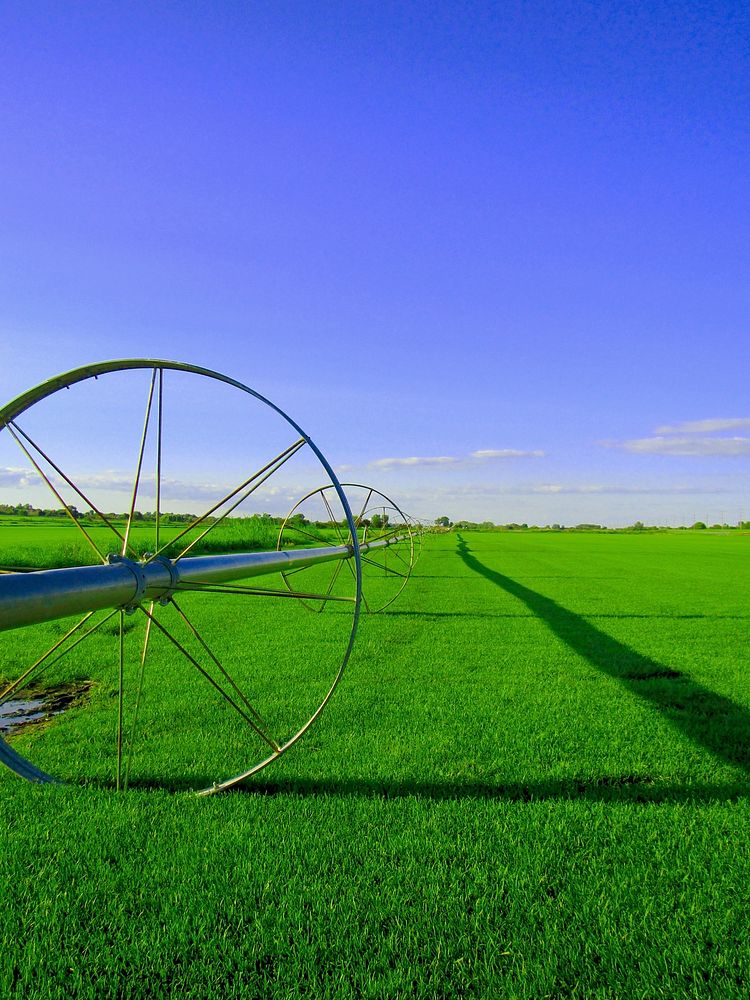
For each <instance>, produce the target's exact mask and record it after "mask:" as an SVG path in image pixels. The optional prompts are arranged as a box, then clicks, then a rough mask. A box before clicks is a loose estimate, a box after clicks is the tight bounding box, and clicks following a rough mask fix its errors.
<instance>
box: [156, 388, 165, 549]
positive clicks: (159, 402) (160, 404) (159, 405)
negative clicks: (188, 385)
mask: <svg viewBox="0 0 750 1000" xmlns="http://www.w3.org/2000/svg"><path fill="white" fill-rule="evenodd" d="M163 408H164V369H163V368H160V369H159V388H158V391H157V395H156V512H155V513H156V525H155V532H154V533H155V539H154V549H155V550H157V551H158V549H159V531H160V528H161V439H162V412H163Z"/></svg>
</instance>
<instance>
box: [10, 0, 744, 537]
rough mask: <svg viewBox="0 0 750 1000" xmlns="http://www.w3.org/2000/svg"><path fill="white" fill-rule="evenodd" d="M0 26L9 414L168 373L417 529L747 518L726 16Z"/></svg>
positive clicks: (740, 137)
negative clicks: (65, 392) (69, 379)
mask: <svg viewBox="0 0 750 1000" xmlns="http://www.w3.org/2000/svg"><path fill="white" fill-rule="evenodd" d="M0 37H1V38H2V39H3V43H2V49H3V56H2V60H1V61H0V87H1V88H2V89H1V93H0V134H1V135H2V144H1V147H0V399H3V400H6V399H9V398H10V397H12V396H14V395H15V394H17V393H19V392H21V391H22V390H24V389H25V388H27V387H28V386H30V385H32V384H34V383H36V382H39V381H41V380H43V379H44V378H47V377H49V376H51V375H53V374H56V373H57V372H59V371H63V370H66V369H68V368H73V367H75V366H77V365H80V364H84V363H86V362H89V361H94V360H101V359H104V358H109V357H128V356H150V357H154V356H156V357H166V358H173V359H176V360H183V361H189V362H193V363H195V364H200V365H205V366H207V367H210V368H214V369H217V370H219V371H224V372H226V373H228V374H230V375H232V376H234V377H235V378H238V379H240V380H241V381H243V382H245V383H247V384H249V385H251V386H252V387H254V388H256V389H257V390H259V391H260V392H262V393H264V394H265V395H266V396H268V397H270V398H271V399H273V400H274V401H275V402H277V403H279V404H280V405H281V406H282V407H284V408H285V409H286V410H287V411H288V412H289V413H290V414H291V415H292V416H293V417H294V418H295V419H296V420H297V421H298V422H299V423H300V424H301V425H302V426H303V427H304V428H305V430H307V431H308V432H309V433H310V434H311V436H312V437H313V438H314V440H315V441H316V442H317V443H318V444H319V446H320V447H321V448H322V450H323V451H324V453H325V454H326V455H327V457H328V458H329V459H330V460H331V462H332V463H333V465H334V466H335V467H336V468H337V469H340V470H341V478H342V479H345V478H350V479H354V480H356V481H364V482H368V483H372V484H373V485H375V486H377V487H378V488H380V489H383V490H384V491H385V492H386V493H390V494H391V495H392V496H393V497H394V499H396V500H401V501H402V502H403V505H404V506H405V507H406V508H407V509H409V510H411V511H413V512H414V513H415V514H420V515H422V516H425V517H430V518H431V517H435V516H438V515H440V514H443V513H446V514H448V515H449V516H450V517H452V518H454V519H458V518H470V519H478V520H482V519H485V518H489V519H491V520H494V521H497V522H504V521H510V520H515V521H527V522H529V523H550V522H561V523H568V524H570V523H576V522H578V521H597V522H604V523H610V524H626V523H631V522H632V521H633V520H635V519H637V518H639V519H641V520H645V521H651V522H654V521H659V522H662V523H680V522H685V521H691V520H693V519H694V518H695V517H701V518H704V519H707V520H709V521H715V520H719V519H722V520H723V519H727V520H730V521H736V520H737V519H738V518H739V517H740V516H741V515H744V517H746V518H750V498H748V486H750V469H749V461H750V401H749V400H748V392H747V372H748V368H749V364H748V362H750V337H748V314H749V307H750V282H749V281H748V260H749V258H750V255H749V254H748V245H747V233H748V231H750V226H749V224H750V210H749V207H750V206H749V200H748V177H750V162H748V161H749V160H750V155H749V150H750V144H749V142H748V140H749V139H750V135H749V134H748V132H749V128H748V124H749V122H750V119H749V118H748V114H747V108H748V106H750V101H749V99H750V73H749V70H750V8H748V7H747V5H746V4H743V3H703V4H702V3H690V4H686V3H682V4H680V3H671V4H667V3H665V4H660V3H649V4H643V3H638V4H635V3H607V2H603V3H584V2H577V3H565V2H556V3H546V2H539V3H512V2H511V3H496V4H484V3H459V2H455V3H434V2H433V3H400V4H393V3H384V2H377V3H366V2H365V3H362V2H359V3H356V4H355V3H283V2H276V3H257V4H250V3H247V4H243V3H219V2H215V3H212V4H204V3H184V4H179V5H178V4H159V3H149V4H139V3H128V4H124V3H91V4H84V3H52V4H46V3H43V2H39V3H35V4H20V3H14V2H8V3H4V4H3V5H2V7H1V8H0ZM90 433H91V435H92V437H93V436H95V435H97V434H103V433H104V431H102V430H97V428H96V426H95V422H94V425H92V427H91V430H90ZM94 450H95V449H94ZM81 463H82V464H83V465H85V459H84V458H82V459H81ZM115 465H116V462H115V460H114V459H113V460H112V469H111V470H110V471H112V472H113V473H114V472H116V471H117V469H115ZM124 465H125V466H127V462H125V463H124ZM95 471H96V470H94V469H91V470H87V469H86V468H84V467H82V466H81V467H79V468H78V469H77V472H78V473H79V474H81V475H86V474H87V473H89V472H90V473H91V474H94V473H95ZM213 471H214V472H216V470H215V469H214V470H213Z"/></svg>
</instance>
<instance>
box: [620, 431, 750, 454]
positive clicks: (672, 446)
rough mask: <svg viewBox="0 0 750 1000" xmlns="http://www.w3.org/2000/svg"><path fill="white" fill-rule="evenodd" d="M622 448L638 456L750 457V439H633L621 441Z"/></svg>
mask: <svg viewBox="0 0 750 1000" xmlns="http://www.w3.org/2000/svg"><path fill="white" fill-rule="evenodd" d="M621 447H622V448H624V449H625V451H630V452H633V453H635V454H640V455H698V456H704V457H705V456H715V455H723V456H733V457H736V456H739V455H750V438H746V437H692V436H682V437H667V436H664V435H657V436H656V437H650V438H635V439H634V440H632V441H623V443H622V445H621Z"/></svg>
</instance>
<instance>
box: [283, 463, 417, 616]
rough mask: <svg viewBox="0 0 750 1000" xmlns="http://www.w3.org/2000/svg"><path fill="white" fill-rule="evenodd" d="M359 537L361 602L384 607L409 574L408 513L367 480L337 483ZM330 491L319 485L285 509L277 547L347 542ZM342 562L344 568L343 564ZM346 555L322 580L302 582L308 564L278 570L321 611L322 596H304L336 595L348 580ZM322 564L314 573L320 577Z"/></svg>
mask: <svg viewBox="0 0 750 1000" xmlns="http://www.w3.org/2000/svg"><path fill="white" fill-rule="evenodd" d="M341 487H342V489H343V490H344V493H345V494H346V498H347V501H348V503H349V507H350V509H351V511H352V516H353V519H354V526H355V528H356V531H357V538H358V541H359V547H360V554H361V564H362V606H363V607H364V609H365V610H366V611H368V612H369V613H370V614H376V613H377V612H379V611H383V610H385V608H387V607H389V606H390V605H391V604H393V602H394V601H395V600H396V598H397V597H398V596H399V594H400V593H401V591H402V590H403V589H404V587H405V586H406V583H407V581H408V579H409V577H410V576H411V572H412V569H413V568H414V562H415V553H416V546H415V541H414V531H413V528H412V522H411V519H410V518H408V517H407V516H406V514H404V512H403V511H402V510H401V509H400V507H398V505H397V504H395V503H394V501H393V500H391V499H390V498H389V497H387V496H386V495H385V494H384V493H381V492H380V491H379V490H376V489H374V488H373V487H371V486H363V485H362V484H360V483H342V484H341ZM333 500H334V493H333V491H332V489H331V486H330V485H329V486H321V487H319V488H318V489H316V490H313V491H312V492H311V493H308V494H307V495H306V496H304V497H303V498H302V499H301V500H299V501H298V502H297V503H296V504H295V505H294V507H292V509H291V510H290V512H289V513H288V514H287V516H286V519H285V521H284V523H283V524H282V526H281V530H280V532H279V539H278V543H277V549H278V550H282V549H289V548H304V547H307V546H310V545H346V544H347V527H346V525H345V524H344V523H343V521H342V520H341V519H340V518H337V517H336V515H335V513H334V505H333ZM344 566H346V567H347V568H346V569H344ZM352 568H353V567H352V566H351V563H350V561H344V562H339V563H337V564H336V565H335V566H333V567H332V568H327V569H326V572H327V574H328V578H327V580H326V581H325V582H324V581H322V580H321V579H316V581H315V587H314V588H313V587H310V586H309V585H308V583H307V579H306V577H307V575H308V574H309V573H310V570H307V569H302V570H296V571H292V572H291V573H283V574H282V576H283V579H284V582H285V583H286V585H287V587H288V588H289V590H290V592H292V593H294V594H296V595H298V596H299V597H300V599H301V600H302V601H303V603H306V604H307V607H308V608H310V609H311V610H313V611H322V610H323V608H324V607H325V606H326V602H325V601H324V600H321V599H317V600H314V601H311V600H307V601H305V596H304V595H305V594H306V593H308V592H310V591H312V592H314V593H316V594H321V593H322V594H324V595H328V596H332V597H334V598H335V597H336V595H337V594H338V593H339V591H340V590H341V589H342V588H344V587H345V586H347V585H349V586H350V585H351V579H349V578H348V575H349V574H350V573H351V571H352ZM323 569H324V568H323V567H318V568H317V569H316V573H317V575H318V577H320V574H321V572H322V571H323Z"/></svg>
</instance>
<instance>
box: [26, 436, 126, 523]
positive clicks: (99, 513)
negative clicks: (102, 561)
mask: <svg viewBox="0 0 750 1000" xmlns="http://www.w3.org/2000/svg"><path fill="white" fill-rule="evenodd" d="M11 424H12V426H13V428H14V429H15V430H16V431H18V433H19V434H20V435H21V437H22V438H23V439H24V440H25V441H26V443H27V444H29V445H30V446H31V447H32V448H33V449H34V451H36V453H37V454H38V455H41V457H42V458H43V459H44V461H45V462H46V463H47V465H49V466H51V467H52V468H53V469H54V470H55V472H56V473H57V474H58V476H59V477H60V478H61V479H62V480H64V481H65V482H66V483H67V484H68V486H70V488H71V489H72V490H74V491H75V493H76V494H77V495H78V496H79V497H80V498H81V500H83V502H84V503H85V504H88V506H89V509H90V510H93V512H94V513H95V514H96V516H97V517H98V518H100V520H101V521H102V522H103V523H104V524H106V526H107V527H108V528H109V529H110V531H111V532H113V534H114V535H116V536H117V538H118V539H119V540H120V541H121V542H122V541H124V539H123V537H122V532H121V531H119V530H118V529H117V528H116V527H115V526H114V524H112V522H111V521H110V520H109V518H108V517H107V515H106V514H104V513H103V511H101V510H99V508H98V507H97V506H96V504H95V503H94V501H93V500H91V499H90V497H88V496H87V495H86V494H85V493H84V492H83V490H82V489H81V488H80V486H77V485H76V484H75V483H74V482H73V480H72V479H71V478H70V476H67V475H66V474H65V473H64V472H63V470H62V469H61V468H60V466H59V465H57V463H56V462H54V461H53V460H52V459H51V458H50V456H49V455H48V454H47V453H46V452H45V451H43V450H42V449H41V448H40V447H39V445H38V444H37V443H36V441H34V440H33V439H32V438H31V436H30V435H29V434H27V433H26V431H24V430H23V429H22V428H21V427H19V425H18V424H17V423H16V422H15V421H11ZM9 426H10V425H9Z"/></svg>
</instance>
